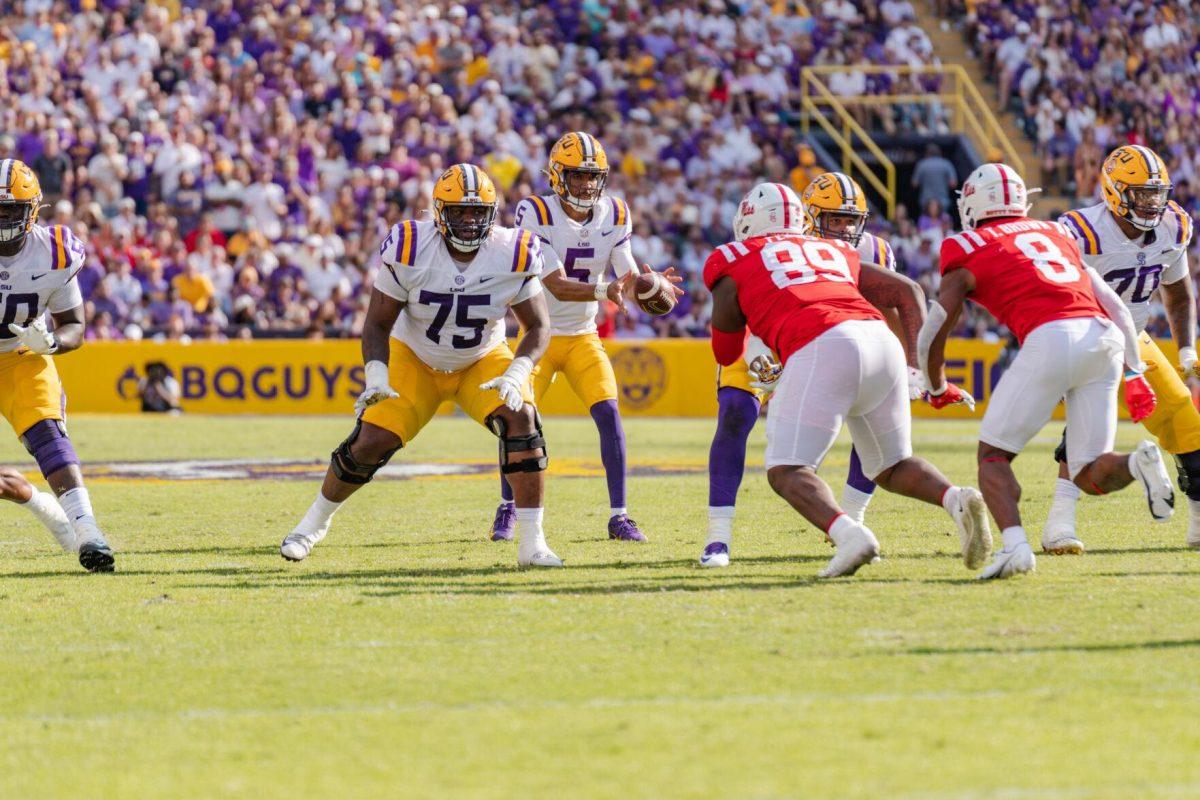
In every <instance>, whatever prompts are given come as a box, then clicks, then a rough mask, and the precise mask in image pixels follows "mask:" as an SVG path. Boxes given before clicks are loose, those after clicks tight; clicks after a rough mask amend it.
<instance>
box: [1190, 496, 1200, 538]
mask: <svg viewBox="0 0 1200 800" xmlns="http://www.w3.org/2000/svg"><path fill="white" fill-rule="evenodd" d="M1187 503H1188V529H1187V546H1188V547H1192V548H1200V502H1197V501H1196V500H1192V499H1191V498H1188V501H1187Z"/></svg>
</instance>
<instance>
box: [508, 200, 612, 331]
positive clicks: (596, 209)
mask: <svg viewBox="0 0 1200 800" xmlns="http://www.w3.org/2000/svg"><path fill="white" fill-rule="evenodd" d="M516 222H517V227H518V228H521V229H523V230H527V231H530V232H532V233H533V234H534V235H536V236H537V237H538V239H539V240H541V243H542V254H543V256H544V258H545V261H546V271H547V272H554V271H555V270H557V269H559V268H561V269H562V270H563V271H564V272H565V273H566V275H567V277H568V278H570V279H572V280H576V281H581V282H583V283H590V284H593V285H594V284H596V283H599V282H600V280H601V279H602V278H603V276H604V270H605V269H606V268H607V267H608V265H609V264H611V265H612V268H613V271H614V272H615V273H616V274H617V276H618V277H620V276H621V275H624V274H625V273H626V272H629V270H631V269H634V268H636V262H634V260H633V249H632V245H631V244H630V239H631V238H632V236H633V223H632V221H631V219H630V214H629V206H627V205H626V204H625V201H624V200H620V199H618V198H616V197H609V196H607V195H606V196H604V197H601V198H600V201H599V202H597V203H596V205H595V206H593V207H592V215H591V217H590V218H589V219H588V220H587V221H586V222H582V223H580V222H576V221H575V220H573V219H571V218H570V217H568V216H567V212H566V211H563V208H562V204H561V203H559V200H558V197H557V195H552V194H551V195H543V196H540V197H539V196H536V195H535V196H533V197H526V198H525V199H524V200H522V201H521V202H520V203H518V204H517V211H516ZM546 305H548V306H549V307H550V331H551V333H552V334H553V335H555V336H573V335H575V334H579V333H592V332H593V331H595V330H596V313H597V312H598V311H599V309H600V304H599V303H597V302H596V301H595V300H592V301H589V302H586V303H577V302H563V301H561V300H557V299H555V297H554V296H553V295H550V294H547V296H546Z"/></svg>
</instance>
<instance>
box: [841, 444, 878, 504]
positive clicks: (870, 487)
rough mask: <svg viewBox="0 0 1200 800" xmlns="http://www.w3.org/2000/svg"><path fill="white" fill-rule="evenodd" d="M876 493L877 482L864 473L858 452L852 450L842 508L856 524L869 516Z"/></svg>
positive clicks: (843, 490)
mask: <svg viewBox="0 0 1200 800" xmlns="http://www.w3.org/2000/svg"><path fill="white" fill-rule="evenodd" d="M874 493H875V481H873V480H871V479H870V478H868V477H867V476H866V473H864V472H863V468H862V459H861V458H859V457H858V450H857V449H855V448H854V447H851V448H850V467H849V469H848V470H847V471H846V485H845V486H844V487H843V488H842V508H843V509H844V510H845V511H846V513H847V514H849V515H850V517H851V518H852V519H853V520H854V521H855V522H862V521H863V520H864V519H865V518H866V516H867V506H868V505H869V504H870V503H871V497H872V496H873V495H874Z"/></svg>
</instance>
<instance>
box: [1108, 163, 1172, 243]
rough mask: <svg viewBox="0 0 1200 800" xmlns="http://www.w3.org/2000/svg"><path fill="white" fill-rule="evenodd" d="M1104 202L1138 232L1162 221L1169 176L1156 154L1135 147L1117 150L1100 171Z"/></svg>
mask: <svg viewBox="0 0 1200 800" xmlns="http://www.w3.org/2000/svg"><path fill="white" fill-rule="evenodd" d="M1100 187H1101V188H1102V189H1103V190H1104V202H1105V203H1106V204H1107V205H1108V210H1109V211H1111V212H1112V214H1113V216H1115V217H1117V218H1118V219H1123V220H1125V221H1126V222H1128V223H1129V224H1130V225H1132V226H1133V227H1135V228H1137V229H1138V230H1140V231H1148V230H1150V229H1152V228H1155V227H1157V226H1158V223H1160V222H1162V218H1163V214H1164V213H1166V210H1167V200H1168V199H1169V198H1170V197H1171V176H1170V175H1168V174H1167V165H1166V164H1165V163H1163V160H1162V159H1161V158H1159V156H1158V153H1156V152H1154V151H1153V150H1151V149H1150V148H1149V147H1143V146H1142V145H1139V144H1126V145H1122V146H1121V147H1118V148H1117V149H1116V150H1113V151H1112V152H1111V153H1109V154H1108V158H1106V159H1104V166H1102V167H1101V168H1100Z"/></svg>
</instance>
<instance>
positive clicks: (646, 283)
mask: <svg viewBox="0 0 1200 800" xmlns="http://www.w3.org/2000/svg"><path fill="white" fill-rule="evenodd" d="M633 294H634V297H636V298H637V304H638V307H640V308H641V309H642V311H645V312H646V313H647V314H653V315H654V316H656V317H661V316H662V315H663V314H669V313H671V309H673V308H675V290H674V288H672V286H671V282H670V281H668V280H667V279H666V278H664V277H663V276H662V275H659V274H658V273H657V272H651V273H642V274H641V275H638V276H637V279H636V280H635V281H634V282H633Z"/></svg>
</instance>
